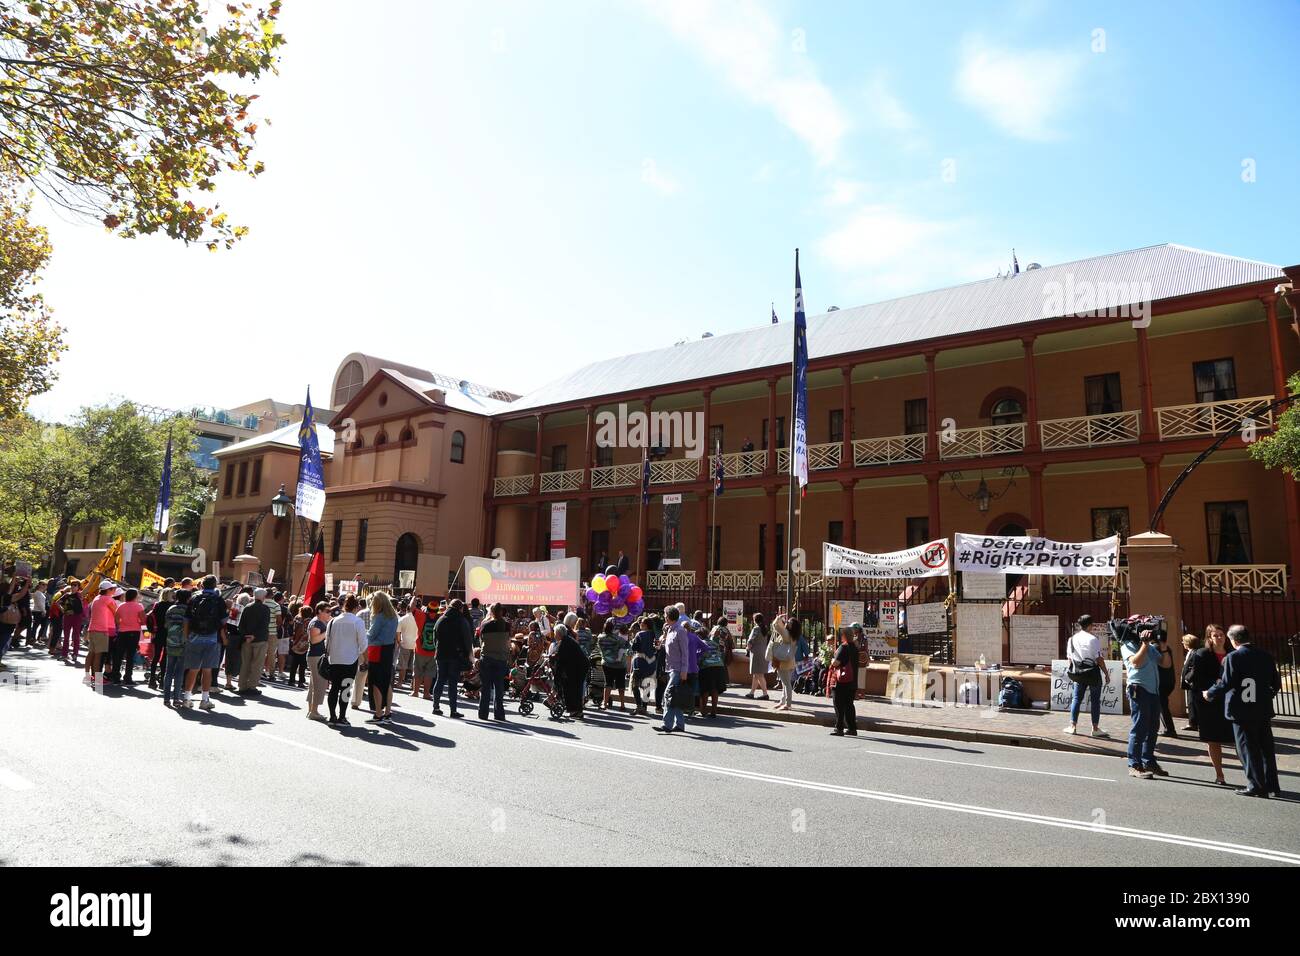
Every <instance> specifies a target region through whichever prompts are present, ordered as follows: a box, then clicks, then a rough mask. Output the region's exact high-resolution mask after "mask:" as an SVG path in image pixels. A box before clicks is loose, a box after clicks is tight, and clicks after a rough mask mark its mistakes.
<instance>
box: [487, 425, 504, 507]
mask: <svg viewBox="0 0 1300 956" xmlns="http://www.w3.org/2000/svg"><path fill="white" fill-rule="evenodd" d="M500 440H501V423H500V422H499V421H497V420H496V419H495V418H494V419H492V423H491V424H490V425H489V426H488V480H487V494H488V497H489V498H491V497H492V496H494V495H495V494H496V481H497V445H498V444H500Z"/></svg>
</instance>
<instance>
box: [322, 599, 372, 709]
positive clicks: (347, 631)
mask: <svg viewBox="0 0 1300 956" xmlns="http://www.w3.org/2000/svg"><path fill="white" fill-rule="evenodd" d="M360 606H361V602H360V601H359V600H357V596H356V595H355V594H349V595H348V596H347V597H346V598H344V600H343V613H342V614H341V615H339V616H338V617H336V618H335V619H334V620H333V621H331V622H330V624H329V627H328V629H327V632H326V641H325V656H326V657H327V658H328V659H329V678H330V689H329V711H330V717H329V721H328V723H329V724H330V725H331V726H338V725H340V724H342V725H343V726H344V727H346V726H349V724H348V694H349V692H350V691H351V690H352V683H353V681H355V680H356V677H357V661H358V659H359V658H360V657H361V655H362V654H364V653H365V651H366V628H365V625H364V624H362V623H361V618H360V617H358V616H357V609H358V608H359V607H360Z"/></svg>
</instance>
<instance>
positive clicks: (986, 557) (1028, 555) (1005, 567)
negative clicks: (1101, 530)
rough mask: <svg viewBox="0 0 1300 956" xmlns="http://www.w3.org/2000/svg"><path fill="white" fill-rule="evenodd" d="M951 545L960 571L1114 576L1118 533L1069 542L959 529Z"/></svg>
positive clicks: (1116, 564) (1117, 561) (1117, 559)
mask: <svg viewBox="0 0 1300 956" xmlns="http://www.w3.org/2000/svg"><path fill="white" fill-rule="evenodd" d="M954 545H955V548H954V549H955V551H956V552H957V562H956V563H957V570H958V571H962V572H966V571H981V572H984V571H987V572H992V573H994V574H1002V575H1007V574H1056V575H1068V576H1071V577H1114V575H1115V571H1116V569H1118V567H1119V535H1112V536H1111V537H1109V538H1102V539H1101V540H1099V541H1079V542H1073V541H1053V540H1051V539H1050V538H1031V537H1028V536H1027V535H996V534H961V533H960V532H959V533H958V534H957V536H956V539H955V541H954Z"/></svg>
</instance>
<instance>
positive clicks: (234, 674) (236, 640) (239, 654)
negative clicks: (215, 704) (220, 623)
mask: <svg viewBox="0 0 1300 956" xmlns="http://www.w3.org/2000/svg"><path fill="white" fill-rule="evenodd" d="M252 603H253V595H251V594H240V595H238V596H237V597H236V598H235V599H234V601H232V602H231V603H230V607H229V610H228V611H227V616H226V621H225V630H224V631H223V632H222V638H221V646H222V648H223V650H224V651H225V657H226V661H225V664H226V690H235V689H236V688H235V685H234V684H232V683H231V681H232V680H239V674H240V669H241V667H242V665H243V658H244V637H243V635H242V634H240V632H239V621H240V618H241V617H243V615H244V608H246V607H248V605H250V604H252Z"/></svg>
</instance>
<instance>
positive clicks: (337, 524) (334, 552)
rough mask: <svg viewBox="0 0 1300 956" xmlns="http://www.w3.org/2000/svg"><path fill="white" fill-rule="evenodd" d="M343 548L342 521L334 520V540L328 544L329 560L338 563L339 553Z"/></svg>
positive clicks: (339, 519)
mask: <svg viewBox="0 0 1300 956" xmlns="http://www.w3.org/2000/svg"><path fill="white" fill-rule="evenodd" d="M342 548H343V519H342V518H335V519H334V540H333V541H331V542H330V560H331V561H338V559H339V552H340V551H341V550H342Z"/></svg>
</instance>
